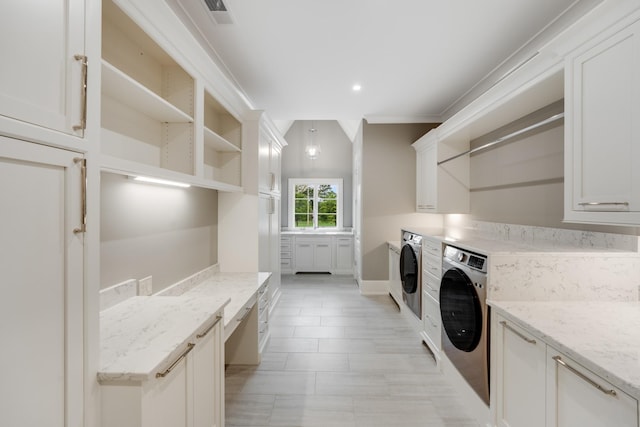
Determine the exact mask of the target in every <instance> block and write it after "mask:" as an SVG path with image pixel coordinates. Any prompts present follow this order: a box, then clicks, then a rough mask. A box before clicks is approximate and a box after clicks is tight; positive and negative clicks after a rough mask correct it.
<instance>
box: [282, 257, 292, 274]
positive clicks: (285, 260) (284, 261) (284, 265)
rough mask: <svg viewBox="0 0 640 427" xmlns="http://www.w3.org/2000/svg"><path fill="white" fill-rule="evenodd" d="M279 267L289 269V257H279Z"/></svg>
mask: <svg viewBox="0 0 640 427" xmlns="http://www.w3.org/2000/svg"><path fill="white" fill-rule="evenodd" d="M280 269H281V270H283V271H288V270H291V258H280Z"/></svg>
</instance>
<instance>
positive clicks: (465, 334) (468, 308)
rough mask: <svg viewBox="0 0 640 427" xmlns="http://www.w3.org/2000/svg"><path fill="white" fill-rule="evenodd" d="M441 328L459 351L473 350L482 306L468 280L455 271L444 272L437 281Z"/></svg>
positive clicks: (476, 339) (479, 333) (476, 340)
mask: <svg viewBox="0 0 640 427" xmlns="http://www.w3.org/2000/svg"><path fill="white" fill-rule="evenodd" d="M440 315H441V316H442V328H443V329H444V331H445V333H446V334H447V337H448V338H449V341H451V344H453V346H454V347H455V348H457V349H459V350H462V351H466V352H470V351H473V350H474V349H475V348H476V347H477V346H478V343H479V342H480V337H481V335H482V307H481V306H480V300H479V298H478V294H477V292H476V290H475V287H474V286H473V283H472V282H471V280H470V279H469V277H468V276H467V275H466V274H465V273H464V272H463V271H462V270H460V269H459V268H452V269H450V270H447V271H446V272H445V273H444V275H443V276H442V281H441V282H440Z"/></svg>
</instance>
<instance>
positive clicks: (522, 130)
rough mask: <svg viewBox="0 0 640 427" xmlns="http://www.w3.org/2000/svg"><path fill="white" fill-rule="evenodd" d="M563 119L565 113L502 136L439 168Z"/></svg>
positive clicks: (445, 161) (455, 157) (461, 154)
mask: <svg viewBox="0 0 640 427" xmlns="http://www.w3.org/2000/svg"><path fill="white" fill-rule="evenodd" d="M562 118H564V112H563V113H558V114H554V115H553V116H551V117H548V118H546V119H544V120H542V121H539V122H537V123H534V124H532V125H529V126H527V127H525V128H522V129H519V130H517V131H515V132H512V133H510V134H508V135H505V136H501V137H500V138H498V139H496V140H495V141H491V142H487V143H486V144H483V145H481V146H480V147H476V148H474V149H473V150H468V151H465V152H463V153H460V154H456V155H455V156H453V157H449V158H448V159H445V160H442V161H440V162H438V166H440V165H441V164H443V163H447V162H450V161H451V160H455V159H457V158H458V157H462V156H466V155H467V154H473V153H476V152H478V151H481V150H485V149H487V148H489V147H493V146H494V145H496V144H500V143H501V142H505V141H507V140H509V139H511V138H514V137H516V136H518V135H522V134H523V133H525V132H529V131H530V130H533V129H537V128H539V127H541V126H544V125H547V124H549V123H553V122H555V121H556V120H560V119H562Z"/></svg>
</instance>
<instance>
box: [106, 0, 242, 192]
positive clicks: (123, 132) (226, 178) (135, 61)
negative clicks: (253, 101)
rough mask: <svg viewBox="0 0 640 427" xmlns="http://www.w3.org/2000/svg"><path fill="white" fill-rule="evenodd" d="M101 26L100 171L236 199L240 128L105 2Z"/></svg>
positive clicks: (127, 19) (169, 57)
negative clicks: (233, 194) (167, 181)
mask: <svg viewBox="0 0 640 427" xmlns="http://www.w3.org/2000/svg"><path fill="white" fill-rule="evenodd" d="M102 24H103V25H102V32H103V33H102V67H101V68H102V79H101V84H102V96H101V128H102V129H101V159H102V160H101V166H102V169H103V170H108V171H110V172H116V173H121V174H127V175H137V174H140V175H142V174H144V175H150V176H152V177H155V178H162V179H170V180H177V181H182V182H185V183H189V184H193V185H197V186H201V187H206V188H214V189H219V190H223V191H240V190H241V185H242V182H241V175H240V170H241V162H242V157H241V141H242V139H241V136H242V122H241V121H240V120H238V119H236V118H235V117H234V116H233V115H232V114H230V113H229V112H228V110H226V109H225V108H224V107H223V106H222V105H221V104H220V103H219V102H218V101H217V100H216V99H215V98H214V97H213V96H212V95H210V94H209V93H208V92H207V91H205V105H204V111H203V112H199V111H198V108H203V107H202V106H198V105H197V102H196V99H197V98H198V96H197V93H196V87H198V85H197V84H196V83H197V81H196V79H197V77H194V76H193V75H192V74H190V73H189V72H188V71H187V70H185V69H184V68H183V67H182V66H181V65H180V64H179V63H178V62H177V61H176V60H175V59H174V58H172V57H171V56H170V55H169V54H168V53H167V52H166V51H165V50H164V49H163V48H162V47H161V46H160V45H159V44H158V43H157V42H156V41H154V40H153V39H152V38H151V37H149V36H148V35H147V34H146V33H145V32H144V31H143V29H142V28H140V26H138V25H137V24H136V23H135V22H134V21H133V20H132V19H131V18H130V17H129V16H128V15H127V14H126V13H125V11H123V10H121V9H120V8H119V7H118V6H116V5H115V4H114V3H113V2H112V1H111V0H105V1H103V22H102ZM197 117H201V118H204V129H203V131H202V132H198V131H197V130H198V129H196V127H197V126H203V123H202V121H200V122H199V121H198V120H196V119H195V118H197ZM197 135H203V137H198V139H196V136H197ZM202 147H203V151H204V156H202V157H201V158H200V160H198V156H197V155H196V153H197V152H198V150H199V149H202ZM196 162H204V165H202V164H200V165H198V164H196ZM201 171H203V172H201Z"/></svg>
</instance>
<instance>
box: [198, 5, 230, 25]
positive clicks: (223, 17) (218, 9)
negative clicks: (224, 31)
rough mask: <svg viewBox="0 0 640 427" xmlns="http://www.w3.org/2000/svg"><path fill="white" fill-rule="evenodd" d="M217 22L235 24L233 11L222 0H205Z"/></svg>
mask: <svg viewBox="0 0 640 427" xmlns="http://www.w3.org/2000/svg"><path fill="white" fill-rule="evenodd" d="M204 2H205V4H206V5H207V8H209V10H210V11H211V15H212V16H213V19H214V21H215V22H216V24H233V19H232V18H231V13H229V10H228V9H227V6H226V5H225V4H224V2H223V1H222V0H204Z"/></svg>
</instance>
